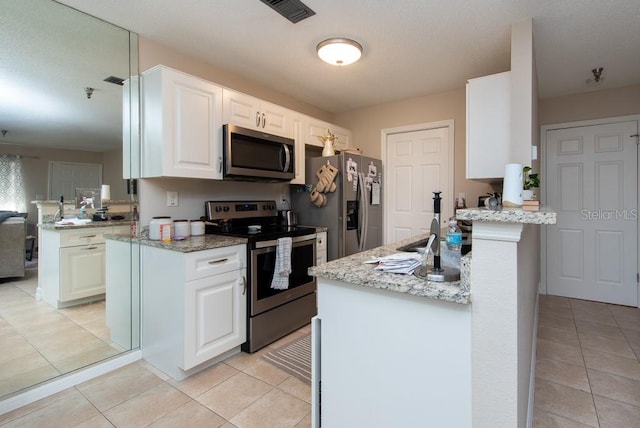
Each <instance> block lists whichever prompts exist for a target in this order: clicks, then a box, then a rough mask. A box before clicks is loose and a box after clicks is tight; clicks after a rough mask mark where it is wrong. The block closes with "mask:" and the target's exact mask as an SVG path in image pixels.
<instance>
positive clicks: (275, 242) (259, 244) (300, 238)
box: [256, 233, 316, 248]
mask: <svg viewBox="0 0 640 428" xmlns="http://www.w3.org/2000/svg"><path fill="white" fill-rule="evenodd" d="M315 240H316V234H315V233H313V234H311V235H304V236H294V237H293V238H291V243H292V244H293V243H296V242H302V241H313V242H315ZM277 246H278V240H277V239H273V240H271V241H258V242H256V248H267V247H277Z"/></svg>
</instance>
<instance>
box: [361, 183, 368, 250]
mask: <svg viewBox="0 0 640 428" xmlns="http://www.w3.org/2000/svg"><path fill="white" fill-rule="evenodd" d="M360 176H361V178H362V208H363V211H364V224H363V225H362V250H361V251H364V250H365V249H366V248H367V235H368V233H369V200H368V198H367V187H366V182H365V179H364V172H361V173H360Z"/></svg>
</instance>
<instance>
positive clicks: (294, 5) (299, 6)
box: [260, 0, 316, 24]
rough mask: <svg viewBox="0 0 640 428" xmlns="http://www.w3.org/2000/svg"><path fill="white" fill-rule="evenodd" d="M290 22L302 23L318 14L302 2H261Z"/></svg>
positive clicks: (266, 0)
mask: <svg viewBox="0 0 640 428" xmlns="http://www.w3.org/2000/svg"><path fill="white" fill-rule="evenodd" d="M260 1H262V3H264V4H266V5H268V6H269V7H271V8H272V9H273V10H275V11H276V12H278V13H279V14H280V15H282V16H284V17H285V18H287V19H288V20H289V21H291V22H293V23H294V24H295V23H296V22H300V21H302V20H303V19H306V18H308V17H310V16H313V15H315V14H316V13H315V12H314V11H312V10H311V8H309V6H307V5H306V4H304V3H302V2H301V1H300V0H260Z"/></svg>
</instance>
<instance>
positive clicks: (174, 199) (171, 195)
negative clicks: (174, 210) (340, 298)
mask: <svg viewBox="0 0 640 428" xmlns="http://www.w3.org/2000/svg"><path fill="white" fill-rule="evenodd" d="M167 206H168V207H177V206H178V192H167Z"/></svg>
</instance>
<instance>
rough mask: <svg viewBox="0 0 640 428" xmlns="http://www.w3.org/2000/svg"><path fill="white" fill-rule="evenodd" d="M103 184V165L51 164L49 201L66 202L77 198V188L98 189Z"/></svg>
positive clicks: (52, 162) (78, 163) (51, 162)
mask: <svg viewBox="0 0 640 428" xmlns="http://www.w3.org/2000/svg"><path fill="white" fill-rule="evenodd" d="M101 184H102V165H101V164H99V163H80V162H58V161H50V162H49V199H54V200H58V199H59V198H60V195H64V199H65V200H66V201H72V200H74V199H75V197H76V189H77V188H89V189H97V188H100V185H101Z"/></svg>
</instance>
